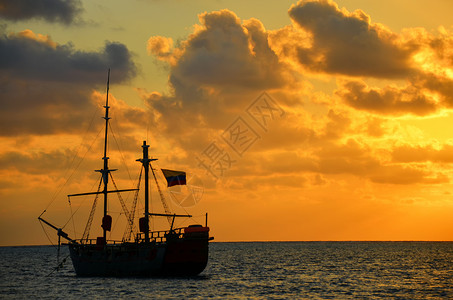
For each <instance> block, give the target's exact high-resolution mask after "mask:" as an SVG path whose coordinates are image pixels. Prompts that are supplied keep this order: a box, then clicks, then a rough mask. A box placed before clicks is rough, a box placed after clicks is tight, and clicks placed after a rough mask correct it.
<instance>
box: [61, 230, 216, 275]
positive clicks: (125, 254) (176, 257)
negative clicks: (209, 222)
mask: <svg viewBox="0 0 453 300" xmlns="http://www.w3.org/2000/svg"><path fill="white" fill-rule="evenodd" d="M208 248H209V243H208V239H196V240H193V239H185V238H176V239H173V240H167V241H165V242H161V243H156V242H149V243H144V242H143V243H117V244H107V245H105V246H103V245H101V246H99V245H95V244H93V245H86V244H69V251H70V255H71V259H72V263H73V265H74V269H75V272H76V274H77V275H78V276H118V277H122V276H145V277H151V276H189V275H198V274H199V273H201V272H202V271H203V270H204V269H205V267H206V265H207V262H208Z"/></svg>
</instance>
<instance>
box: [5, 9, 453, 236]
mask: <svg viewBox="0 0 453 300" xmlns="http://www.w3.org/2000/svg"><path fill="white" fill-rule="evenodd" d="M189 2H190V3H189ZM192 2H193V3H192ZM363 2H364V1H358V0H356V1H353V0H350V1H347V0H343V1H341V0H337V1H333V0H301V1H269V3H267V2H266V1H264V2H263V1H246V2H244V1H236V0H234V1H233V0H232V1H208V0H200V1H187V2H186V1H173V0H170V1H144V0H137V1H132V2H130V3H129V2H128V4H127V5H126V4H125V3H124V2H123V1H119V0H116V1H108V3H107V2H105V1H97V0H96V1H88V0H82V1H76V0H73V1H67V5H68V7H67V8H66V10H65V11H64V12H63V11H62V12H58V11H53V12H46V11H45V9H42V8H40V9H38V8H36V11H35V12H34V13H33V14H25V13H23V14H21V13H20V12H21V10H20V7H19V10H17V8H14V9H13V7H9V6H8V5H3V6H2V5H0V30H1V33H2V36H1V40H0V53H1V56H0V103H1V106H0V107H1V109H0V145H1V149H0V245H31V244H48V243H49V240H48V239H47V237H46V235H45V234H44V232H43V230H42V229H41V227H40V226H39V222H38V221H37V217H38V216H39V215H40V214H41V213H42V212H43V210H45V209H47V212H46V213H47V214H48V218H49V219H51V220H52V221H53V222H55V223H56V224H58V225H59V226H63V225H64V226H67V228H68V230H71V229H70V228H72V227H73V225H74V227H77V226H75V225H76V224H72V220H71V223H67V224H65V223H66V222H67V220H68V219H70V216H71V215H72V214H73V213H74V211H76V210H80V211H81V212H82V211H84V210H87V211H88V210H89V209H90V207H91V201H92V199H89V198H87V199H77V200H76V199H68V198H67V197H66V195H67V194H71V193H78V192H81V191H91V190H94V189H96V185H97V184H98V181H97V180H98V174H97V173H95V172H92V170H96V169H99V168H100V167H101V166H102V152H101V149H102V134H103V133H102V130H103V127H102V126H103V120H102V118H101V117H102V116H103V105H104V101H105V97H106V89H105V86H106V81H107V70H108V68H110V69H111V77H110V101H111V102H110V106H111V117H112V120H111V122H112V123H111V129H112V131H113V133H114V136H113V137H112V138H111V139H110V143H109V152H110V154H109V157H110V164H111V166H112V168H118V169H119V171H117V172H115V173H116V174H114V175H115V176H116V177H115V178H116V179H115V180H116V184H117V185H118V186H119V187H121V188H124V189H127V188H133V187H134V185H135V184H136V183H135V181H136V179H137V174H138V172H139V170H140V169H139V168H140V165H139V164H138V163H137V162H136V161H135V160H136V159H137V158H139V157H140V156H141V147H140V146H141V144H142V141H144V140H147V141H148V143H149V144H150V145H151V148H150V151H151V155H152V156H153V157H157V158H159V161H158V164H157V165H156V167H162V168H169V169H174V170H185V171H187V173H188V175H189V176H191V177H190V178H194V180H195V179H196V180H197V184H198V186H199V187H201V188H202V190H203V196H202V197H201V199H199V202H197V203H196V204H194V205H191V206H190V207H185V208H181V207H179V206H178V204H177V203H175V201H173V202H172V204H171V205H172V208H173V209H175V210H182V211H187V212H190V213H191V214H193V215H195V216H197V217H198V218H199V219H201V220H203V216H204V212H208V213H209V226H210V228H211V233H212V235H213V236H215V240H216V241H313V240H428V241H431V240H448V241H451V240H453V218H452V214H453V195H452V192H453V184H452V180H453V172H452V167H453V130H451V128H453V114H452V108H453V26H452V21H451V16H450V13H451V11H453V2H452V3H450V2H448V1H440V0H434V1H416V2H417V3H416V4H414V3H413V2H414V1H387V0H384V1H379V2H375V1H366V2H367V3H363ZM371 2H372V3H371ZM395 2H396V3H395ZM377 3H379V5H377ZM13 6H14V5H13ZM384 8H385V9H384ZM447 12H449V13H447ZM87 174H88V175H87ZM125 197H127V196H125ZM129 197H132V195H131V196H129ZM154 199H156V197H154ZM68 204H70V205H68ZM115 205H116V204H112V205H111V207H110V209H111V210H112V211H113V213H112V215H113V216H114V218H115V217H118V218H119V215H120V213H119V211H120V208H118V214H117V215H115V209H116V206H115ZM153 205H156V210H159V208H158V207H157V205H159V203H158V202H156V203H155V204H153ZM74 222H79V223H80V224H79V227H80V226H81V227H82V228H83V225H81V224H83V223H84V222H86V218H82V219H80V220H74ZM114 222H115V219H114ZM119 222H121V221H119ZM98 225H99V224H94V226H93V227H96V226H97V227H99V228H100V226H98ZM118 226H119V225H118ZM77 234H79V235H80V233H77Z"/></svg>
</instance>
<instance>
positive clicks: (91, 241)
mask: <svg viewBox="0 0 453 300" xmlns="http://www.w3.org/2000/svg"><path fill="white" fill-rule="evenodd" d="M77 242H78V243H79V244H81V245H97V244H98V241H97V239H80V240H77ZM107 243H108V244H109V245H111V244H113V245H116V244H121V243H123V242H122V241H119V240H107Z"/></svg>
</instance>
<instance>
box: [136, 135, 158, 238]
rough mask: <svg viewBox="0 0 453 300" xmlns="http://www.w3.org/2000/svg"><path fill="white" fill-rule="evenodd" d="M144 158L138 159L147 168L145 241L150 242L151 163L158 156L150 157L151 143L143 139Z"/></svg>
mask: <svg viewBox="0 0 453 300" xmlns="http://www.w3.org/2000/svg"><path fill="white" fill-rule="evenodd" d="M142 148H143V158H140V159H137V161H139V162H141V163H142V164H143V168H145V217H144V222H145V224H144V226H143V230H144V233H145V242H147V243H148V242H149V163H150V162H152V161H155V160H157V158H149V155H148V148H149V145H147V144H146V141H143V145H142Z"/></svg>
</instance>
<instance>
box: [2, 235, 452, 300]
mask: <svg viewBox="0 0 453 300" xmlns="http://www.w3.org/2000/svg"><path fill="white" fill-rule="evenodd" d="M56 254H57V250H56V248H55V247H52V246H29V247H0V298H1V299H27V298H28V299H36V298H46V299H129V298H132V299H135V298H137V299H138V298H142V299H145V298H146V299H156V298H157V299H159V298H160V299H193V298H199V299H206V298H218V299H225V298H227V299H286V298H289V299H382V298H386V299H388V298H391V299H453V242H253V243H211V244H210V258H209V259H210V261H209V264H208V266H207V268H206V270H205V271H204V272H203V273H202V274H201V275H199V276H196V277H186V278H185V277H183V278H79V277H76V275H75V273H74V271H73V267H72V263H71V261H70V258H68V259H67V261H66V263H65V264H64V266H63V268H62V269H61V270H59V271H55V266H56V265H57V262H56V260H57V256H56ZM67 255H68V250H67V248H66V247H63V248H62V251H61V254H60V258H65V257H66V256H67Z"/></svg>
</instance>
